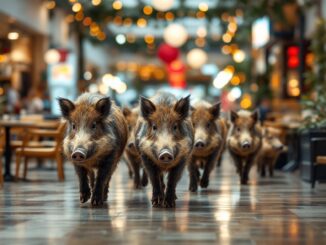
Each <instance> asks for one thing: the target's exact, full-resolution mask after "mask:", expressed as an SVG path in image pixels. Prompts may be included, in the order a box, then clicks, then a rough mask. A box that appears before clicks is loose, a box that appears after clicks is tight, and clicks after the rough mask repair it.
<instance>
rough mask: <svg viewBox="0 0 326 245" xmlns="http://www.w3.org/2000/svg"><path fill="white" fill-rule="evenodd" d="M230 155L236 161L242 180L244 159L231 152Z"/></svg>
mask: <svg viewBox="0 0 326 245" xmlns="http://www.w3.org/2000/svg"><path fill="white" fill-rule="evenodd" d="M230 155H231V157H232V159H233V161H234V165H235V167H236V169H237V174H239V176H240V178H241V176H242V158H241V157H240V156H238V155H236V154H234V153H232V152H231V151H230Z"/></svg>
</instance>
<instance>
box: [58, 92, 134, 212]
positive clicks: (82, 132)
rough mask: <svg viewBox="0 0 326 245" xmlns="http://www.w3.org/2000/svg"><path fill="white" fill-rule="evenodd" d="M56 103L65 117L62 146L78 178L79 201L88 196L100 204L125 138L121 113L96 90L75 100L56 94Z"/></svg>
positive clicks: (97, 204)
mask: <svg viewBox="0 0 326 245" xmlns="http://www.w3.org/2000/svg"><path fill="white" fill-rule="evenodd" d="M59 105H60V107H61V111H62V115H63V117H64V118H65V119H66V120H67V121H68V128H67V134H66V136H65V139H64V142H63V148H64V153H65V155H66V157H67V158H68V159H70V160H71V161H72V163H73V164H74V167H75V170H76V173H77V175H78V178H79V187H80V202H81V203H84V202H87V201H88V199H89V198H90V197H91V204H92V205H93V206H99V205H102V204H103V201H105V200H106V199H107V193H108V187H109V182H110V179H111V176H112V174H113V172H114V170H115V169H116V166H117V164H118V162H119V159H120V157H121V155H122V153H123V150H124V147H125V145H126V142H127V137H128V128H127V124H126V122H125V119H124V116H123V115H122V112H121V111H120V109H119V108H118V107H117V106H116V105H115V103H114V102H113V101H112V100H111V99H110V98H109V97H103V96H101V95H98V94H91V93H85V94H82V95H81V96H79V97H78V99H77V100H76V102H75V103H74V102H72V101H70V100H68V99H63V98H59ZM95 173H96V174H95ZM91 188H92V191H91Z"/></svg>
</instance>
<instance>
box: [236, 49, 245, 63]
mask: <svg viewBox="0 0 326 245" xmlns="http://www.w3.org/2000/svg"><path fill="white" fill-rule="evenodd" d="M245 58H246V53H245V52H244V51H242V50H240V49H238V50H236V51H235V52H234V54H233V59H234V61H235V62H237V63H241V62H243V61H244V60H245Z"/></svg>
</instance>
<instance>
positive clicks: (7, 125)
mask: <svg viewBox="0 0 326 245" xmlns="http://www.w3.org/2000/svg"><path fill="white" fill-rule="evenodd" d="M35 126H37V125H35V123H33V122H26V121H20V120H17V119H9V120H0V127H4V129H5V139H6V141H5V149H4V156H5V172H4V181H14V177H13V176H12V175H11V170H10V163H11V154H12V152H11V146H10V129H11V128H28V127H35Z"/></svg>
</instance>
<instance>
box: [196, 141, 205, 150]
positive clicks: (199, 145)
mask: <svg viewBox="0 0 326 245" xmlns="http://www.w3.org/2000/svg"><path fill="white" fill-rule="evenodd" d="M205 145H206V144H205V142H204V141H203V140H197V141H196V142H195V148H197V149H202V148H204V147H205Z"/></svg>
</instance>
